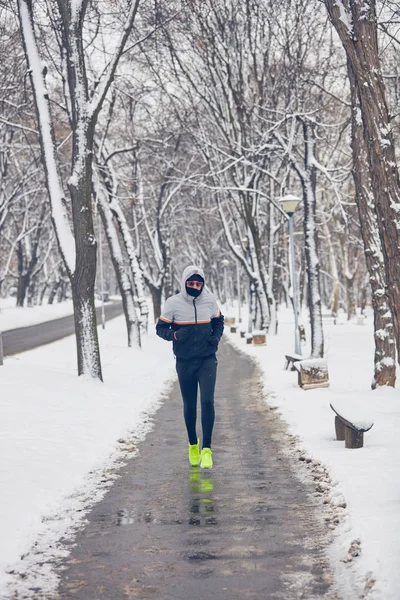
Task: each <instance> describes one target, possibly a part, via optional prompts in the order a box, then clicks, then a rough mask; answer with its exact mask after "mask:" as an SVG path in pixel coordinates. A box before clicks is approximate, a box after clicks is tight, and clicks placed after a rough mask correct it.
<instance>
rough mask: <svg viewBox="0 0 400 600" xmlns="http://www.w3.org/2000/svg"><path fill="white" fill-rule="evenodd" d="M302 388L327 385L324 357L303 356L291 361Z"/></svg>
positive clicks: (326, 365) (326, 368) (310, 388)
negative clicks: (301, 358) (300, 358)
mask: <svg viewBox="0 0 400 600" xmlns="http://www.w3.org/2000/svg"><path fill="white" fill-rule="evenodd" d="M293 366H294V368H295V369H296V371H298V383H299V386H300V387H301V388H302V389H303V390H313V389H315V388H321V387H329V375H328V363H327V361H326V359H325V358H303V360H297V361H296V362H294V363H293Z"/></svg>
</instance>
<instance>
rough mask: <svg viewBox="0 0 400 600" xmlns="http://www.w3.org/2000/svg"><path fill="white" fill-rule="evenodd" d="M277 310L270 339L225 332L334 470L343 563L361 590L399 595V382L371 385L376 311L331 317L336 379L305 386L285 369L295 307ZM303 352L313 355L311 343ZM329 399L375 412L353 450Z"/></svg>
mask: <svg viewBox="0 0 400 600" xmlns="http://www.w3.org/2000/svg"><path fill="white" fill-rule="evenodd" d="M279 318H280V320H279V335H278V336H268V340H267V346H251V345H246V340H245V339H242V338H239V335H238V334H231V333H227V336H226V337H227V339H228V340H229V341H230V342H231V343H233V344H234V345H235V346H236V347H238V348H239V349H240V350H242V351H243V352H245V353H247V354H249V355H250V356H252V357H253V358H255V359H256V360H257V361H258V363H259V365H260V367H261V368H262V371H263V373H264V385H265V391H266V393H267V394H268V398H267V402H268V404H269V405H270V406H275V407H278V410H279V412H280V413H281V415H282V417H283V418H284V420H285V421H286V422H287V423H288V425H289V428H290V432H291V433H292V434H294V435H295V436H297V437H298V438H299V442H300V446H301V448H303V450H304V451H305V453H306V455H308V457H310V458H312V459H313V460H314V461H318V462H319V463H322V465H323V466H325V467H326V469H327V471H328V473H329V475H330V480H331V482H333V487H332V483H330V484H329V488H330V489H328V490H327V491H326V496H325V497H324V501H326V502H332V503H333V504H335V503H336V505H337V504H344V509H343V510H339V511H338V512H339V513H340V515H339V516H340V518H339V523H338V524H337V526H336V533H337V536H336V543H335V546H334V548H333V550H332V551H333V552H334V553H335V560H336V561H337V564H338V565H339V564H341V565H344V564H347V568H349V569H351V570H352V571H353V572H354V574H355V576H356V577H358V579H359V583H360V586H359V589H363V588H364V586H366V595H365V596H363V597H365V598H368V599H371V600H372V599H373V600H399V597H400V592H399V590H400V569H399V565H400V477H399V457H400V436H399V433H398V432H399V431H400V390H399V389H398V388H397V389H392V388H385V389H382V388H381V389H378V390H375V391H371V389H370V383H371V380H372V376H373V327H372V317H370V318H369V319H368V320H367V323H368V324H367V325H364V326H360V325H357V324H356V323H355V322H350V323H343V324H338V325H336V326H335V325H333V323H332V322H329V321H328V320H327V322H326V323H325V324H324V331H325V347H326V358H327V359H328V369H329V379H330V387H329V388H320V389H314V390H307V391H304V390H302V389H300V388H299V387H298V385H297V371H295V372H292V371H285V370H284V363H285V354H288V353H292V352H293V349H294V325H293V323H292V319H291V314H290V312H283V313H282V312H281V313H280V315H279ZM308 339H309V333H308ZM303 356H307V351H306V350H304V351H303ZM399 383H400V382H399ZM330 402H333V403H335V402H336V403H338V404H339V403H340V404H341V405H343V404H345V403H348V402H351V403H352V404H355V405H356V404H359V405H361V406H363V407H364V408H365V411H366V412H367V413H368V415H370V416H372V418H373V420H374V423H375V424H374V426H373V428H372V429H371V430H370V431H368V432H367V433H366V434H365V435H364V448H362V449H358V450H349V449H346V448H345V447H344V442H339V441H336V440H335V430H334V416H335V415H334V413H333V411H332V409H331V408H330V406H329V404H330ZM332 527H335V525H334V524H333V525H332ZM357 540H359V542H358V541H357ZM350 548H352V550H351V551H350V553H349V549H350ZM352 554H353V555H355V556H352ZM341 575H343V569H341ZM342 591H343V598H344V599H345V600H356V598H358V597H359V596H358V595H349V592H348V589H347V591H346V590H342Z"/></svg>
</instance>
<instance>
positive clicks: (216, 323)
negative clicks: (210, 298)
mask: <svg viewBox="0 0 400 600" xmlns="http://www.w3.org/2000/svg"><path fill="white" fill-rule="evenodd" d="M211 326H212V330H213V335H215V336H216V337H217V338H218V340H220V339H221V337H222V334H223V333H224V315H223V314H221V311H220V309H219V306H218V303H217V299H216V298H214V309H213V316H212V317H211Z"/></svg>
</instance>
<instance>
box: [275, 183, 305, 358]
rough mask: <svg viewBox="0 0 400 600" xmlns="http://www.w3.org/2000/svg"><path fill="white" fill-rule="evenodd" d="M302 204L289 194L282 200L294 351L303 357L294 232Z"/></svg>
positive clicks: (298, 199)
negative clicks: (284, 215)
mask: <svg viewBox="0 0 400 600" xmlns="http://www.w3.org/2000/svg"><path fill="white" fill-rule="evenodd" d="M299 202H300V198H298V197H297V196H293V195H292V194H288V195H287V196H284V197H283V198H281V199H280V203H281V206H282V208H283V210H284V211H285V213H286V214H287V216H288V217H289V242H290V266H291V269H290V271H291V272H290V279H291V281H292V290H293V310H294V328H295V329H294V351H295V353H296V354H300V355H301V343H300V332H299V313H298V307H299V300H298V289H297V278H296V266H295V261H294V230H293V215H294V213H295V210H296V208H297V205H298V204H299Z"/></svg>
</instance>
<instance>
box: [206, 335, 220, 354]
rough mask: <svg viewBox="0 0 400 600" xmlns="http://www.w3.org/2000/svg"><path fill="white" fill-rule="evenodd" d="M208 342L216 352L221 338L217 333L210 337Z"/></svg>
mask: <svg viewBox="0 0 400 600" xmlns="http://www.w3.org/2000/svg"><path fill="white" fill-rule="evenodd" d="M208 343H209V344H210V346H211V348H212V349H213V350H214V352H215V351H216V349H217V348H218V344H219V338H218V337H217V336H216V335H212V336H211V337H210V339H209V340H208Z"/></svg>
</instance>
